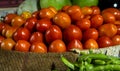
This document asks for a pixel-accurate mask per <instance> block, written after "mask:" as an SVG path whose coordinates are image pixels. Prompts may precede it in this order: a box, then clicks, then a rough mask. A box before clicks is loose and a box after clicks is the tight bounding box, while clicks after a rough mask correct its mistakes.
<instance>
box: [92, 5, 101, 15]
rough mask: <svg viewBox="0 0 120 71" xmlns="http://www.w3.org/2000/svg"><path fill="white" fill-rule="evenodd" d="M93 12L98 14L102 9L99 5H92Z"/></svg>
mask: <svg viewBox="0 0 120 71" xmlns="http://www.w3.org/2000/svg"><path fill="white" fill-rule="evenodd" d="M91 8H92V10H93V12H92V15H96V14H100V13H101V11H100V8H99V7H98V6H91Z"/></svg>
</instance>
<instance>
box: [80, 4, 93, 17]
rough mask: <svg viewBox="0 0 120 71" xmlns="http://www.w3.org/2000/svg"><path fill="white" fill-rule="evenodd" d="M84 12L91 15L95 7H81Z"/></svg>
mask: <svg viewBox="0 0 120 71" xmlns="http://www.w3.org/2000/svg"><path fill="white" fill-rule="evenodd" d="M81 11H82V14H84V15H91V14H92V13H93V9H92V8H91V7H88V6H84V7H82V8H81Z"/></svg>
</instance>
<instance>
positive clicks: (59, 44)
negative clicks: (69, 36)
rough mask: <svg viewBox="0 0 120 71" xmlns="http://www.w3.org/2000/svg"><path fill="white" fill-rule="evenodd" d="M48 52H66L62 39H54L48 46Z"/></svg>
mask: <svg viewBox="0 0 120 71" xmlns="http://www.w3.org/2000/svg"><path fill="white" fill-rule="evenodd" d="M48 51H49V52H66V45H65V43H64V42H63V41H62V40H59V39H57V40H54V41H53V42H52V43H51V44H50V45H49V48H48Z"/></svg>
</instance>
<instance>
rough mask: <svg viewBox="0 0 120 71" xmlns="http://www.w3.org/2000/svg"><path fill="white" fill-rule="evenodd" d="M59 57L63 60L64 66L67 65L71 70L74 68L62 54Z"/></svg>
mask: <svg viewBox="0 0 120 71" xmlns="http://www.w3.org/2000/svg"><path fill="white" fill-rule="evenodd" d="M61 59H62V62H63V63H64V64H65V65H66V66H68V67H69V68H71V69H72V70H74V69H75V67H74V64H73V63H71V62H69V61H68V60H67V59H66V58H65V57H64V56H61Z"/></svg>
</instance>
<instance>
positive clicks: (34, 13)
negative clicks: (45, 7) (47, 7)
mask: <svg viewBox="0 0 120 71" xmlns="http://www.w3.org/2000/svg"><path fill="white" fill-rule="evenodd" d="M39 13H40V12H39V11H35V12H33V13H32V17H34V18H36V19H40V17H39Z"/></svg>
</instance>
